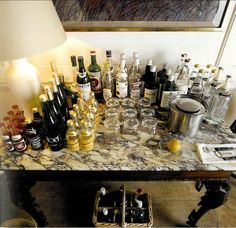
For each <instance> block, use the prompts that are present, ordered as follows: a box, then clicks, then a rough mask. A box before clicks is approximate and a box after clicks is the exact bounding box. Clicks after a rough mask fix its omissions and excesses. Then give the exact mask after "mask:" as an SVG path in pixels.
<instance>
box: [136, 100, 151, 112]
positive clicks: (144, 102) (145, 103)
mask: <svg viewBox="0 0 236 228" xmlns="http://www.w3.org/2000/svg"><path fill="white" fill-rule="evenodd" d="M148 107H151V100H150V99H149V98H147V97H142V98H140V99H139V100H138V104H137V109H138V113H140V111H141V109H143V108H148Z"/></svg>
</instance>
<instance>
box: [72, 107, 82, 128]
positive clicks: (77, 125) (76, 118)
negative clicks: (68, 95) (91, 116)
mask: <svg viewBox="0 0 236 228" xmlns="http://www.w3.org/2000/svg"><path fill="white" fill-rule="evenodd" d="M70 118H71V119H72V120H73V123H74V126H75V128H76V129H77V130H79V129H80V120H79V119H78V116H77V114H76V112H75V111H73V110H70Z"/></svg>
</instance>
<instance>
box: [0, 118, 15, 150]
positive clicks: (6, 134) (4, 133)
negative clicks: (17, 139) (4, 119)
mask: <svg viewBox="0 0 236 228" xmlns="http://www.w3.org/2000/svg"><path fill="white" fill-rule="evenodd" d="M0 131H1V137H2V142H3V145H4V147H5V149H6V150H7V151H8V152H12V151H14V150H15V148H14V145H13V143H12V141H11V137H10V135H11V132H10V131H9V130H8V129H7V128H6V127H5V126H4V124H3V123H0Z"/></svg>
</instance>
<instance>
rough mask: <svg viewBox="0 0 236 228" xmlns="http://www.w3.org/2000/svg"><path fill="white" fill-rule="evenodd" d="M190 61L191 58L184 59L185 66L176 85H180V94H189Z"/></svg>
mask: <svg viewBox="0 0 236 228" xmlns="http://www.w3.org/2000/svg"><path fill="white" fill-rule="evenodd" d="M189 62H190V59H185V60H184V67H183V69H182V71H181V73H180V74H179V76H178V77H177V80H176V86H177V87H178V94H187V93H188V84H189V66H188V65H189Z"/></svg>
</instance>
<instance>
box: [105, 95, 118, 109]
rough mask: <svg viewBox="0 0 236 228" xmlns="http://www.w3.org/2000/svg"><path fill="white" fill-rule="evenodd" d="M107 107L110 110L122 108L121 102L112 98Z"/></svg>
mask: <svg viewBox="0 0 236 228" xmlns="http://www.w3.org/2000/svg"><path fill="white" fill-rule="evenodd" d="M106 106H107V107H108V108H119V106H120V101H119V99H118V98H116V97H111V98H110V99H108V100H107V101H106Z"/></svg>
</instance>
